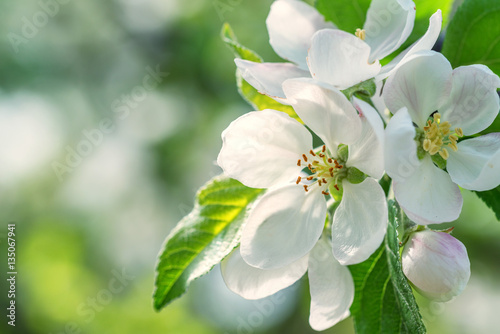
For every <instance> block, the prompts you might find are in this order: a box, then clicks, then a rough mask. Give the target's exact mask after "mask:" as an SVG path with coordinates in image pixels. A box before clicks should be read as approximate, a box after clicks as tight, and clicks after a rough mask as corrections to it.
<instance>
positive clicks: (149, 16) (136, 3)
mask: <svg viewBox="0 0 500 334" xmlns="http://www.w3.org/2000/svg"><path fill="white" fill-rule="evenodd" d="M118 4H120V5H121V6H122V8H123V10H124V13H123V16H124V20H123V22H124V23H125V24H127V26H128V27H129V28H130V29H131V30H133V31H136V32H142V33H146V32H152V31H154V30H160V29H162V28H164V27H165V26H168V25H172V24H173V23H175V21H176V20H178V19H179V18H181V17H190V16H192V15H196V13H197V12H199V11H200V10H201V9H203V6H204V2H203V1H202V0H190V1H189V6H185V5H182V4H181V0H118Z"/></svg>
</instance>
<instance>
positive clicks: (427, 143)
mask: <svg viewBox="0 0 500 334" xmlns="http://www.w3.org/2000/svg"><path fill="white" fill-rule="evenodd" d="M431 145H432V144H431V141H430V139H424V145H423V146H424V150H426V151H429V150H430V149H431Z"/></svg>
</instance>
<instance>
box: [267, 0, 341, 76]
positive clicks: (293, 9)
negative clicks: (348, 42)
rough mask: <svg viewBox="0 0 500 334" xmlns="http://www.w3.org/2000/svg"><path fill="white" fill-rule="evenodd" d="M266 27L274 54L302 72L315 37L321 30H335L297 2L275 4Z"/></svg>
mask: <svg viewBox="0 0 500 334" xmlns="http://www.w3.org/2000/svg"><path fill="white" fill-rule="evenodd" d="M266 24H267V31H268V32H269V43H270V44H271V46H272V47H273V49H274V51H276V53H277V54H278V55H279V56H281V57H282V58H284V59H287V60H290V61H293V62H294V63H296V64H297V65H299V67H300V68H302V69H304V70H306V69H307V63H306V57H307V50H308V49H309V47H310V46H311V38H312V36H313V35H314V33H315V32H316V31H318V30H320V29H325V28H329V29H335V28H336V27H335V25H334V24H333V23H331V22H326V21H325V18H324V17H323V15H321V14H320V13H319V12H318V11H317V10H316V9H315V8H314V7H311V6H309V5H308V4H306V3H305V2H303V1H297V0H281V1H275V2H274V3H273V4H272V5H271V11H270V12H269V15H268V17H267V20H266Z"/></svg>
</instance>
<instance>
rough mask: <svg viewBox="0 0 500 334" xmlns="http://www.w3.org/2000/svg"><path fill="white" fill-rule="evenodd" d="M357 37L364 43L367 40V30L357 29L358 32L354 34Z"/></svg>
mask: <svg viewBox="0 0 500 334" xmlns="http://www.w3.org/2000/svg"><path fill="white" fill-rule="evenodd" d="M354 35H356V37H358V38H359V39H360V40H362V41H364V40H365V38H366V31H365V29H359V28H358V29H356V32H355V33H354Z"/></svg>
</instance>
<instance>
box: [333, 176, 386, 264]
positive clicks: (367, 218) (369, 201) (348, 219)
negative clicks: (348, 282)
mask: <svg viewBox="0 0 500 334" xmlns="http://www.w3.org/2000/svg"><path fill="white" fill-rule="evenodd" d="M342 186H343V187H344V194H343V196H342V202H340V205H339V207H338V208H337V210H336V211H335V214H334V216H333V223H332V244H333V255H334V256H335V258H336V259H337V260H338V261H339V262H340V263H341V264H343V265H348V264H355V263H360V262H363V261H364V260H366V259H368V258H369V257H370V255H371V254H372V253H373V252H374V251H375V250H376V249H377V248H378V247H379V246H380V244H381V243H382V240H383V239H384V235H385V231H386V229H387V203H386V199H385V193H384V191H383V190H382V187H381V186H380V185H379V184H378V182H377V181H375V180H374V179H372V178H367V179H365V180H364V181H363V182H361V183H359V184H351V183H350V182H349V181H347V180H344V181H343V182H342Z"/></svg>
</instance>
